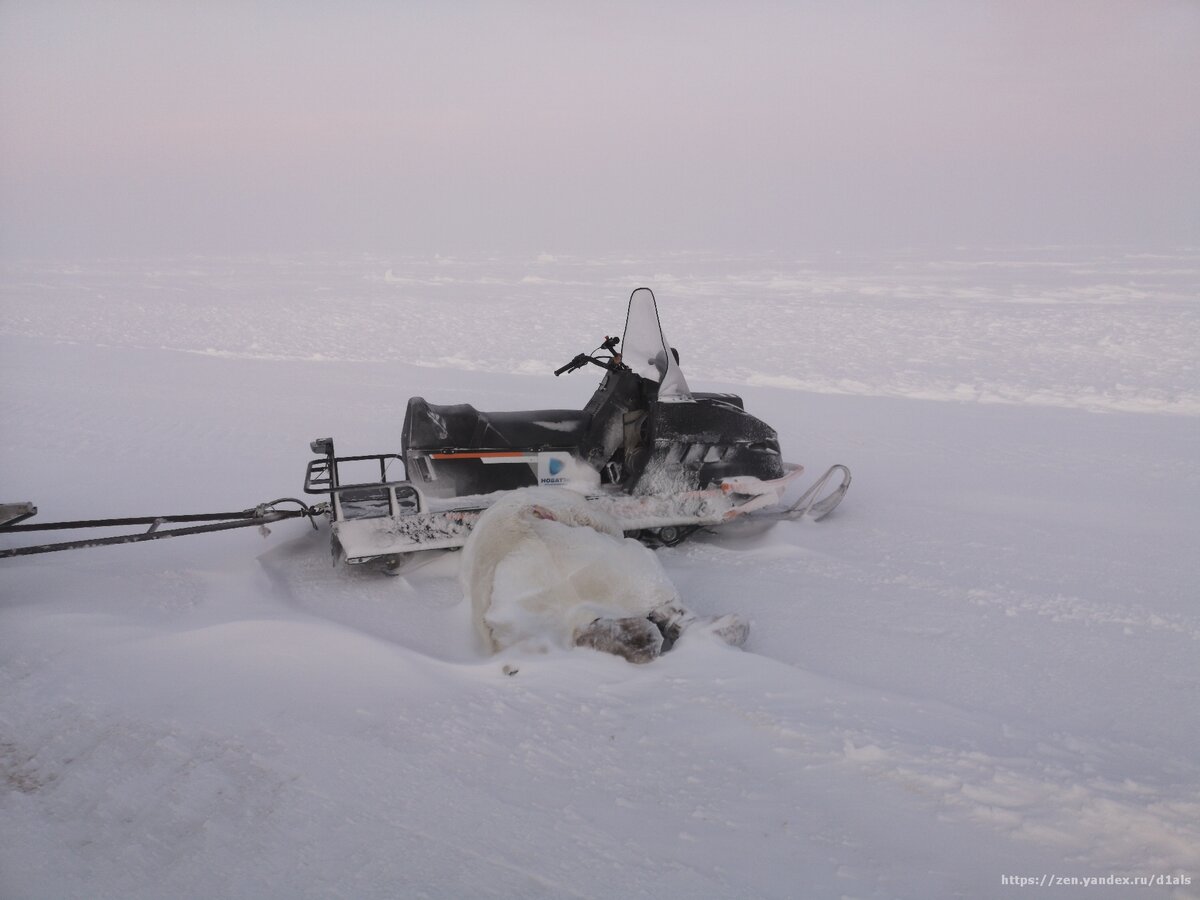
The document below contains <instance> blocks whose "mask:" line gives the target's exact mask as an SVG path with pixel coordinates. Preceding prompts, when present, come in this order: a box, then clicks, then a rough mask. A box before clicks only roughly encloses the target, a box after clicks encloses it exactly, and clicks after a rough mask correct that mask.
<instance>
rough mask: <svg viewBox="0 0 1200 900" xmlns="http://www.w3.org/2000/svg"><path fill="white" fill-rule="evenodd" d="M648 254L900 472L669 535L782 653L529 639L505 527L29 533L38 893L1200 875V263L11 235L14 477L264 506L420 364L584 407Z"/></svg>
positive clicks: (376, 419)
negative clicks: (470, 570) (811, 500)
mask: <svg viewBox="0 0 1200 900" xmlns="http://www.w3.org/2000/svg"><path fill="white" fill-rule="evenodd" d="M640 284H648V285H650V286H651V287H653V288H654V289H655V291H656V293H657V295H658V298H659V306H660V309H661V311H662V315H663V324H664V330H665V332H666V334H667V337H668V338H670V339H671V341H672V343H673V344H675V345H676V346H677V347H678V348H679V349H680V352H681V354H682V361H683V366H684V370H685V372H686V373H687V375H688V378H689V380H690V382H691V384H692V386H693V387H695V388H697V389H701V390H734V391H737V392H739V393H741V394H743V396H744V397H745V398H746V404H747V407H748V408H749V409H750V410H751V411H752V412H754V413H756V414H757V415H759V416H760V417H761V418H764V419H765V420H767V421H768V422H771V423H772V424H773V425H775V426H776V427H777V428H778V429H779V431H780V436H781V441H782V443H783V446H784V450H785V456H786V457H787V458H789V459H791V460H794V461H797V462H803V463H805V464H806V465H808V466H809V467H810V470H814V471H819V470H821V469H823V468H824V466H826V465H828V464H830V463H833V462H844V463H846V464H848V465H849V466H850V467H851V468H852V469H853V471H854V476H855V481H854V486H853V488H852V489H851V492H850V494H849V495H848V496H847V498H846V500H845V502H844V503H843V504H842V506H841V507H840V508H839V509H838V511H837V513H836V514H835V515H834V516H833V517H831V518H830V519H828V520H826V521H824V522H822V523H819V524H812V523H786V524H781V525H778V526H776V527H775V528H773V529H771V530H769V531H765V532H760V533H744V532H735V533H728V534H724V535H718V536H705V537H702V538H700V539H697V540H693V541H691V542H688V543H685V544H683V545H681V546H680V547H677V548H674V549H668V550H660V551H658V554H659V558H660V560H661V561H662V563H663V565H664V566H665V568H666V571H667V572H668V574H669V575H670V576H671V578H672V579H673V580H674V581H675V583H676V585H677V586H678V587H679V589H680V591H681V593H682V595H683V597H684V599H685V600H686V602H687V603H688V605H689V606H690V607H691V608H693V609H694V610H695V611H696V612H698V613H700V614H705V613H711V612H725V611H736V612H739V613H741V614H742V615H743V616H745V617H746V618H748V619H750V620H751V623H752V630H751V635H750V640H749V643H748V644H747V647H746V650H745V651H738V650H733V649H730V648H728V647H724V646H721V645H719V644H717V643H715V642H712V641H706V640H701V639H694V640H690V641H689V640H684V641H683V642H681V643H680V645H679V646H678V647H676V648H675V649H674V650H672V651H671V652H670V653H668V654H667V655H665V656H663V657H662V658H661V659H659V660H657V661H655V662H653V663H651V664H649V665H646V666H640V667H639V666H632V665H629V664H627V663H625V662H624V661H622V660H620V659H617V658H615V657H610V656H607V655H603V654H599V653H595V652H592V651H587V650H574V651H570V652H559V653H551V654H545V655H524V656H522V655H515V654H512V653H504V654H500V655H499V656H496V657H488V656H486V655H485V654H484V653H483V652H482V650H481V649H480V647H479V646H478V644H477V643H476V641H477V637H476V635H475V633H474V631H473V629H472V626H471V622H470V610H469V608H468V604H466V603H464V602H463V601H462V598H461V590H460V588H459V586H458V583H457V580H456V577H457V563H458V558H457V555H454V554H450V555H446V556H443V557H441V558H439V559H437V560H435V561H433V562H431V563H429V564H428V565H425V566H424V567H422V568H419V569H416V570H414V571H411V572H409V573H408V574H405V575H404V576H402V577H399V578H388V577H385V576H383V575H379V574H375V573H373V572H369V571H358V570H346V569H342V568H336V569H335V568H332V567H331V566H330V560H329V549H328V535H327V533H325V532H324V531H322V532H321V533H314V532H313V531H312V530H311V529H309V527H308V525H307V524H305V523H304V522H299V521H297V522H284V523H280V524H278V525H276V526H273V528H272V534H271V535H270V536H268V537H267V538H265V539H264V538H262V537H259V536H258V535H256V534H255V533H254V532H253V531H241V532H230V533H225V534H219V535H212V536H205V537H197V538H188V539H182V540H177V541H165V542H157V543H151V544H141V545H130V546H124V547H115V548H103V549H94V550H87V551H79V552H75V553H70V554H59V555H50V556H42V557H24V558H19V559H10V560H4V561H2V562H0V896H3V897H4V898H6V900H8V898H64V897H80V898H83V897H88V898H92V897H114V898H115V897H122V898H125V897H130V898H157V897H168V896H169V897H211V896H226V897H346V898H360V897H400V896H403V897H421V896H427V897H446V896H464V897H467V896H470V897H489V896H494V897H513V896H520V897H541V896H545V897H559V896H568V897H573V896H578V897H613V898H616V897H621V898H624V897H639V896H643V897H655V898H657V897H675V896H680V897H682V896H688V897H714V898H716V897H779V898H783V897H820V898H825V897H862V898H866V897H879V898H892V897H914V898H916V897H954V896H967V897H975V896H989V897H995V896H999V897H1004V896H1012V897H1019V896H1022V895H1023V894H1025V893H1026V892H1028V891H1030V890H1034V889H1035V888H1034V887H1032V886H1022V885H1020V884H1019V883H1017V880H1016V879H1018V878H1021V879H1034V881H1035V882H1036V884H1037V887H1036V890H1038V891H1039V892H1041V893H1042V894H1046V893H1047V892H1049V893H1050V894H1051V895H1053V896H1095V897H1103V896H1112V897H1128V896H1139V897H1141V896H1144V897H1196V896H1200V757H1198V755H1197V750H1196V748H1197V747H1200V713H1198V712H1197V710H1200V591H1198V586H1200V554H1197V552H1196V547H1197V544H1198V543H1200V542H1198V540H1197V538H1198V537H1200V529H1198V528H1197V525H1196V509H1197V508H1200V371H1198V368H1197V366H1198V364H1200V360H1198V351H1197V347H1200V251H1195V250H1192V251H1181V252H1177V253H1171V254H1142V253H1122V252H1115V251H1100V250H1089V251H1077V250H1066V249H1061V248H1034V249H1026V250H1022V251H1005V252H1001V251H966V250H955V251H947V252H945V253H942V254H931V253H915V252H909V253H897V254H891V255H886V256H882V255H881V256H873V257H872V256H856V257H850V256H829V257H824V258H806V259H800V258H794V257H785V256H780V255H763V256H760V257H753V258H747V257H731V256H723V255H718V254H712V253H707V254H705V253H696V254H677V255H672V256H661V257H652V258H630V259H620V258H615V257H614V258H585V257H566V256H559V257H557V258H552V257H549V256H543V257H541V258H536V259H517V258H511V257H509V258H492V259H489V258H482V257H480V258H434V259H424V258H423V259H409V258H402V257H399V256H397V257H394V258H383V257H372V256H363V257H359V258H353V259H348V258H332V257H329V258H320V257H307V258H295V259H292V258H284V257H278V258H258V259H228V260H227V259H221V260H217V259H200V258H197V259H186V260H152V261H130V260H124V261H101V262H78V263H76V264H72V265H69V266H68V265H62V264H52V263H6V264H4V265H3V268H2V282H0V290H2V294H0V385H3V387H2V388H0V422H2V423H3V427H2V428H0V495H2V496H0V500H5V501H7V500H25V499H29V500H33V501H34V502H36V503H37V504H38V506H39V508H40V513H39V518H40V519H45V520H55V519H67V518H77V517H79V518H82V517H89V516H107V515H144V514H150V513H166V512H193V511H204V510H221V509H239V508H243V507H246V506H250V505H253V504H255V503H257V502H260V501H265V500H271V499H274V498H276V497H280V496H288V495H295V494H296V493H297V492H298V491H299V489H300V488H299V485H300V482H301V478H302V473H303V466H304V464H305V463H306V461H307V459H308V458H309V455H310V454H309V453H308V448H307V444H308V441H309V440H311V439H312V438H315V437H322V436H326V435H333V436H334V437H335V438H336V439H337V442H338V448H339V451H340V452H342V453H355V452H360V453H370V452H380V451H386V450H395V449H397V448H398V445H399V430H400V421H401V418H402V416H403V410H404V403H405V401H406V400H407V398H408V397H409V396H410V395H412V394H420V395H423V396H425V397H426V398H428V399H429V400H430V401H432V402H442V403H451V402H472V403H474V404H476V405H477V406H479V407H481V408H484V409H521V408H533V407H548V408H553V407H569V406H577V405H580V404H582V403H583V402H584V401H585V400H586V398H587V396H588V395H589V394H590V391H591V389H592V387H593V386H594V378H593V376H592V375H591V374H589V373H584V372H581V373H576V374H574V375H572V376H564V377H562V378H558V379H555V378H553V377H552V376H550V374H549V373H550V371H551V370H552V369H553V368H554V367H556V366H557V365H560V364H561V363H563V362H565V361H566V360H568V359H569V358H570V357H571V356H573V355H574V354H575V353H577V352H579V351H581V350H588V349H591V348H592V347H594V346H595V345H597V344H598V343H599V342H600V340H601V339H602V337H603V335H605V334H611V333H614V332H617V333H619V332H620V329H621V327H622V325H623V318H622V317H623V314H624V303H625V300H626V298H627V297H628V295H629V292H630V291H631V290H632V289H633V288H634V287H636V286H638V285H640ZM4 540H5V543H4V546H8V545H11V544H12V543H15V539H14V538H6V539H4ZM505 666H508V667H509V668H510V669H511V668H514V667H515V668H516V669H517V670H518V671H517V672H516V674H515V675H506V674H504V667H505ZM1158 876H1165V877H1166V878H1165V879H1164V880H1165V881H1168V882H1169V881H1170V879H1172V878H1174V879H1175V880H1176V881H1177V882H1183V881H1185V880H1190V883H1186V884H1183V883H1176V884H1174V885H1172V884H1169V883H1167V884H1155V885H1152V886H1146V887H1142V886H1130V885H1114V884H1108V885H1105V884H1096V885H1092V886H1089V887H1087V888H1084V887H1069V886H1054V885H1050V886H1048V887H1043V886H1042V882H1043V879H1046V880H1050V881H1052V880H1053V879H1054V878H1056V877H1065V878H1074V879H1081V880H1082V879H1088V878H1096V879H1100V880H1101V881H1103V880H1106V879H1108V880H1116V879H1121V878H1125V877H1149V878H1151V879H1155V878H1157V877H1158Z"/></svg>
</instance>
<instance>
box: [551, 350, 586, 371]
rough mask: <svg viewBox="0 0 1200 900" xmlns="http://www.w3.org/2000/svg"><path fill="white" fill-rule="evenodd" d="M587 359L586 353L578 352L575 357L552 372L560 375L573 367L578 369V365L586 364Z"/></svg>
mask: <svg viewBox="0 0 1200 900" xmlns="http://www.w3.org/2000/svg"><path fill="white" fill-rule="evenodd" d="M587 361H588V355H587V354H586V353H579V354H577V355H576V356H575V358H574V359H573V360H571V361H570V362H569V363H567V364H566V365H565V366H562V367H561V368H558V369H555V370H554V374H555V375H561V374H562V373H563V372H570V371H572V370H574V369H578V368H579V367H580V366H583V365H586V363H587Z"/></svg>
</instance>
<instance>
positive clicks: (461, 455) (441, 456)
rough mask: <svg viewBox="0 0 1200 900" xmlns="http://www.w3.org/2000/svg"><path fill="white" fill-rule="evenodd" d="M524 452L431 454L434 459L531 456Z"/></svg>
mask: <svg viewBox="0 0 1200 900" xmlns="http://www.w3.org/2000/svg"><path fill="white" fill-rule="evenodd" d="M531 455H533V454H530V453H528V452H522V451H507V450H505V451H494V452H489V453H430V454H429V456H430V458H432V459H496V458H499V457H512V456H531Z"/></svg>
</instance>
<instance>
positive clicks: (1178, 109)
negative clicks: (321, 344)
mask: <svg viewBox="0 0 1200 900" xmlns="http://www.w3.org/2000/svg"><path fill="white" fill-rule="evenodd" d="M1094 242H1101V243H1114V242H1116V243H1125V244H1136V245H1139V246H1173V245H1180V244H1189V243H1190V244H1192V245H1195V244H1197V243H1200V2H1196V0H1130V2H1110V0H1078V2H1067V0H1044V2H1025V0H993V2H985V0H978V2H972V0H944V2H922V0H912V2H886V3H885V2H833V0H830V2H818V3H803V2H795V3H740V2H707V3H706V2H692V3H683V2H679V3H673V2H666V3H657V4H635V3H556V2H544V3H533V2H530V3H502V2H495V3H482V2H481V3H468V2H446V3H439V2H429V3H419V2H396V3H390V2H384V0H372V2H355V0H347V2H339V3H334V2H325V3H321V2H308V0H297V2H270V3H268V2H254V0H217V2H206V3H194V4H193V3H182V2H180V3H174V2H167V0H163V2H137V0H111V2H105V0H77V2H72V0H58V2H56V0H0V254H4V255H8V256H20V255H29V254H33V255H68V256H69V255H75V254H96V253H99V254H111V253H116V254H126V255H127V254H142V253H145V254H155V253H163V252H238V251H249V250H305V249H328V250H339V251H342V250H358V249H362V250H381V251H388V252H404V251H412V252H431V251H440V252H460V251H466V250H480V249H494V250H501V251H506V250H520V251H536V250H541V249H545V250H550V251H557V252H572V251H580V252H586V251H603V250H617V249H619V250H636V249H639V248H642V249H670V248H718V249H736V250H753V249H763V250H793V251H796V252H802V251H803V250H804V249H806V248H808V247H818V246H819V247H823V248H825V247H837V246H846V247H875V246H891V247H904V246H912V245H939V246H950V245H955V244H980V243H988V244H1014V243H1039V244H1040V243H1094Z"/></svg>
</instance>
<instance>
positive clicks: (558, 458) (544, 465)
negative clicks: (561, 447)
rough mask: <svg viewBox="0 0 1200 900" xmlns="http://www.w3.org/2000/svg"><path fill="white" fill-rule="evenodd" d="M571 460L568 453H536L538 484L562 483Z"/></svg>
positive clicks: (564, 481) (566, 479) (566, 480)
mask: <svg viewBox="0 0 1200 900" xmlns="http://www.w3.org/2000/svg"><path fill="white" fill-rule="evenodd" d="M570 462H571V455H570V454H569V453H539V454H538V484H548V485H564V484H566V483H567V482H568V481H569V480H570V479H568V478H567V470H568V468H569V463H570Z"/></svg>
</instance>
